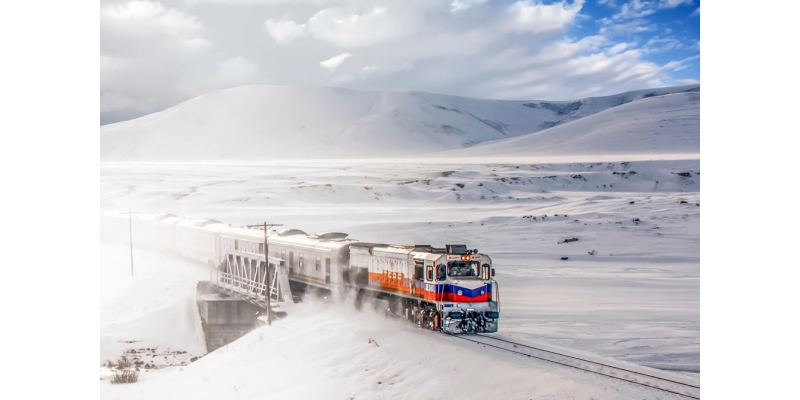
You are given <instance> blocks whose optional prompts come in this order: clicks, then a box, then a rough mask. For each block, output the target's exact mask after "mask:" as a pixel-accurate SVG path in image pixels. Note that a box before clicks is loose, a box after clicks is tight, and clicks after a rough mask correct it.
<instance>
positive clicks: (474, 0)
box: [450, 0, 489, 14]
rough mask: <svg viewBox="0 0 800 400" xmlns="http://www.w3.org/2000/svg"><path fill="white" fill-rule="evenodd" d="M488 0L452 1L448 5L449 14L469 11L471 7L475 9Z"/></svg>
mask: <svg viewBox="0 0 800 400" xmlns="http://www.w3.org/2000/svg"><path fill="white" fill-rule="evenodd" d="M488 1H489V0H453V2H452V3H450V12H451V13H453V14H455V13H457V12H459V11H465V10H469V9H470V8H472V7H475V6H477V5H480V4H484V3H486V2H488Z"/></svg>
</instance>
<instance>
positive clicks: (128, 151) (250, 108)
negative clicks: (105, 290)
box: [100, 85, 699, 160]
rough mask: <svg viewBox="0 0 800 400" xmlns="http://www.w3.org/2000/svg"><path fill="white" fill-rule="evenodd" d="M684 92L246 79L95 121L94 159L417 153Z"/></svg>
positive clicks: (538, 128) (535, 128) (466, 144)
mask: <svg viewBox="0 0 800 400" xmlns="http://www.w3.org/2000/svg"><path fill="white" fill-rule="evenodd" d="M686 90H697V91H699V85H690V86H678V87H671V88H662V89H652V90H640V91H634V92H627V93H622V94H619V95H614V96H606V97H597V98H588V99H583V100H577V101H560V102H548V101H500V100H485V99H471V98H465V97H456V96H445V95H438V94H430V93H421V92H409V91H396V90H395V91H380V92H361V91H355V90H348V89H337V88H327V87H326V88H313V87H305V88H304V87H277V86H264V85H248V86H240V87H236V88H232V89H225V90H219V91H215V92H211V93H207V94H205V95H202V96H200V97H197V98H194V99H192V100H189V101H186V102H184V103H181V104H179V105H177V106H175V107H172V108H170V109H167V110H164V111H161V112H158V113H154V114H151V115H147V116H144V117H141V118H137V119H134V120H131V121H125V122H120V123H116V124H112V125H106V126H103V127H101V130H100V141H101V157H102V158H103V159H104V160H208V159H217V160H219V159H276V158H277V159H288V158H294V159H303V158H340V157H357V158H373V157H384V156H401V155H402V156H408V155H420V154H426V153H431V152H439V151H447V150H453V149H462V148H464V147H469V146H473V145H475V144H479V143H484V142H487V141H494V140H499V139H508V138H512V137H516V136H520V135H526V134H530V133H532V132H539V131H542V130H543V129H547V128H551V127H554V126H559V125H561V124H564V123H566V122H569V121H574V120H576V119H580V118H584V117H586V116H588V115H592V114H595V113H598V112H601V111H603V110H607V109H609V108H613V107H616V106H619V105H622V104H625V103H628V102H631V101H633V100H637V99H642V98H647V97H649V96H659V95H663V94H667V93H674V92H682V91H686ZM641 111H643V112H648V111H647V110H641Z"/></svg>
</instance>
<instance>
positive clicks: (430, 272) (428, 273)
mask: <svg viewBox="0 0 800 400" xmlns="http://www.w3.org/2000/svg"><path fill="white" fill-rule="evenodd" d="M425 275H426V276H427V278H425V279H427V280H429V281H432V280H433V266H431V265H428V270H427V271H426V274H425Z"/></svg>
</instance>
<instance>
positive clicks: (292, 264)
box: [289, 251, 294, 275]
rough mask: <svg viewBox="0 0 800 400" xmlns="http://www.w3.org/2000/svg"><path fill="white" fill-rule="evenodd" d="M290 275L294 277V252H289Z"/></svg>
mask: <svg viewBox="0 0 800 400" xmlns="http://www.w3.org/2000/svg"><path fill="white" fill-rule="evenodd" d="M289 275H294V252H293V251H290V252H289Z"/></svg>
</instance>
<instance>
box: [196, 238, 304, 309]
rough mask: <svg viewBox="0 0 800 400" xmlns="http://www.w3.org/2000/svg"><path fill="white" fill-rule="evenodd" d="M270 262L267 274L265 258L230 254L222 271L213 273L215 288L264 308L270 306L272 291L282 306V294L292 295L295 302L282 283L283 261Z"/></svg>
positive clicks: (238, 252) (235, 253) (232, 252)
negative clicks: (268, 296)
mask: <svg viewBox="0 0 800 400" xmlns="http://www.w3.org/2000/svg"><path fill="white" fill-rule="evenodd" d="M269 261H270V264H269V266H270V268H269V271H267V270H266V268H265V264H264V256H263V255H261V254H253V253H245V252H240V251H236V250H228V251H226V254H225V259H224V261H223V264H222V265H221V266H220V269H221V270H216V269H215V270H212V272H211V284H212V285H213V286H215V287H217V289H220V290H222V291H224V292H227V293H229V294H234V295H236V296H238V297H241V298H242V299H244V300H247V301H249V302H251V303H254V304H257V305H259V306H262V307H265V306H266V302H267V298H266V295H267V291H268V290H269V295H270V301H272V302H276V303H277V302H281V301H282V300H281V299H280V296H281V294H284V295H285V294H288V295H289V296H288V297H289V298H290V299H291V290H290V289H289V287H288V284H286V282H282V279H281V277H282V275H285V267H284V266H283V260H282V259H279V258H273V257H269ZM284 278H285V277H284ZM283 280H285V279H283ZM287 282H288V281H287Z"/></svg>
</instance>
